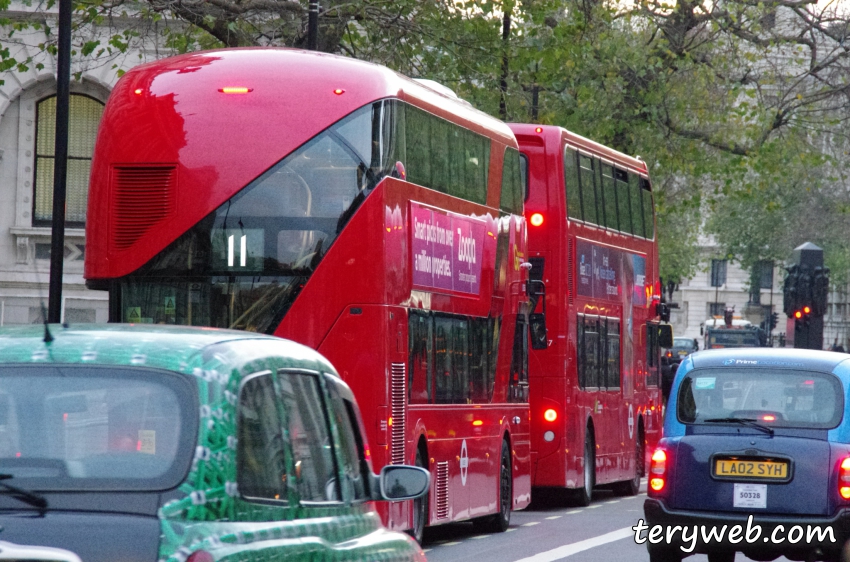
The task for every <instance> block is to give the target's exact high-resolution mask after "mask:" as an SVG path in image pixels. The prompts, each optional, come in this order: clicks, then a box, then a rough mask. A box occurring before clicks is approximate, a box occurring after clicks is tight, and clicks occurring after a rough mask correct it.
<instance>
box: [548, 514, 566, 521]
mask: <svg viewBox="0 0 850 562" xmlns="http://www.w3.org/2000/svg"><path fill="white" fill-rule="evenodd" d="M561 517H563V515H553V516H552V517H547V518H546V519H549V520H552V519H560V518H561Z"/></svg>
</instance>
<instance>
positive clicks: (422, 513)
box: [408, 447, 429, 545]
mask: <svg viewBox="0 0 850 562" xmlns="http://www.w3.org/2000/svg"><path fill="white" fill-rule="evenodd" d="M423 456H426V455H423V454H422V448H421V447H417V449H416V466H418V467H420V468H424V469H425V470H428V467H427V466H425V459H424V458H423ZM428 496H429V494H428V492H426V493H425V495H424V496H421V497H419V498H416V499H415V500H413V528H412V529H411V530H410V531H408V533H409V534H410V536H411V537H413V538H414V539H415V540H416V542H418V543H419V544H420V545H421V544H422V538H423V537H424V535H425V525H427V524H428Z"/></svg>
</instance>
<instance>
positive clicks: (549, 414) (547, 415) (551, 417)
mask: <svg viewBox="0 0 850 562" xmlns="http://www.w3.org/2000/svg"><path fill="white" fill-rule="evenodd" d="M543 419H544V420H546V421H547V422H553V421H555V420H556V419H558V412H556V411H555V410H553V409H552V408H549V409H548V410H546V411H545V412H543Z"/></svg>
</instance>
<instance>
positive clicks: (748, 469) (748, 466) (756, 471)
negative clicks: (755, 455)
mask: <svg viewBox="0 0 850 562" xmlns="http://www.w3.org/2000/svg"><path fill="white" fill-rule="evenodd" d="M714 475H715V476H719V477H722V478H759V479H761V478H763V479H765V480H785V479H787V478H788V463H787V462H786V461H751V460H738V459H717V460H716V461H715V462H714Z"/></svg>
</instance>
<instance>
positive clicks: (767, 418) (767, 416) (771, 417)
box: [761, 414, 776, 421]
mask: <svg viewBox="0 0 850 562" xmlns="http://www.w3.org/2000/svg"><path fill="white" fill-rule="evenodd" d="M761 419H763V420H764V421H776V416H774V415H773V414H765V415H763V416H762V417H761Z"/></svg>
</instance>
